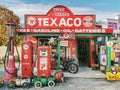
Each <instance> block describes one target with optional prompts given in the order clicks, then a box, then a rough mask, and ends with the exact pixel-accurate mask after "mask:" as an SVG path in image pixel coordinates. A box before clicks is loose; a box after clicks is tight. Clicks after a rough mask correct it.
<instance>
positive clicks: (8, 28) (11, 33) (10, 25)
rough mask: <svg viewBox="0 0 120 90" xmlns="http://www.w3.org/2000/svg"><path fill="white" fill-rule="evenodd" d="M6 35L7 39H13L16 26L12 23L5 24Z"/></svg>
mask: <svg viewBox="0 0 120 90" xmlns="http://www.w3.org/2000/svg"><path fill="white" fill-rule="evenodd" d="M6 34H7V37H15V35H16V24H15V23H14V22H13V21H9V22H8V23H6Z"/></svg>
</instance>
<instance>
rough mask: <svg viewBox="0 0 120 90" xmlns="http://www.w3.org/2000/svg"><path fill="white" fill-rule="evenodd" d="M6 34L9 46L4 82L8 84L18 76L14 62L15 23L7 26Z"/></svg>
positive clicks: (9, 23) (5, 61) (5, 62)
mask: <svg viewBox="0 0 120 90" xmlns="http://www.w3.org/2000/svg"><path fill="white" fill-rule="evenodd" d="M6 34H7V37H8V45H7V50H6V54H5V60H4V68H5V72H4V81H6V82H8V81H9V80H11V79H12V78H15V77H16V76H17V69H16V67H15V61H14V46H15V37H16V25H15V24H14V22H12V21H10V22H8V23H7V24H6ZM16 50H17V48H16ZM17 53H18V51H17ZM18 56H19V54H18Z"/></svg>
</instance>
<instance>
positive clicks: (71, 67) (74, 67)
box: [67, 63, 78, 74]
mask: <svg viewBox="0 0 120 90" xmlns="http://www.w3.org/2000/svg"><path fill="white" fill-rule="evenodd" d="M67 69H68V72H70V73H72V74H75V73H77V72H78V66H77V65H76V64H75V63H71V64H69V65H68V68H67Z"/></svg>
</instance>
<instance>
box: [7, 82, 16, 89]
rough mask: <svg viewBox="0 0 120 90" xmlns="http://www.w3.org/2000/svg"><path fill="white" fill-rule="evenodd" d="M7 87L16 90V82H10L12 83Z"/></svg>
mask: <svg viewBox="0 0 120 90" xmlns="http://www.w3.org/2000/svg"><path fill="white" fill-rule="evenodd" d="M7 87H8V88H13V89H15V83H14V82H10V83H8V84H7Z"/></svg>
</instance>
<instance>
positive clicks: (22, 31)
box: [17, 28, 113, 34]
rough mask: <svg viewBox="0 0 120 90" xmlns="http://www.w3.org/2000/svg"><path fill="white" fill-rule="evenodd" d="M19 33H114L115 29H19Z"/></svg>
mask: <svg viewBox="0 0 120 90" xmlns="http://www.w3.org/2000/svg"><path fill="white" fill-rule="evenodd" d="M17 32H18V33H88V34H89V33H100V34H101V33H113V29H32V28H31V29H28V28H27V29H25V28H22V29H17Z"/></svg>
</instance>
